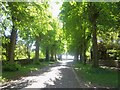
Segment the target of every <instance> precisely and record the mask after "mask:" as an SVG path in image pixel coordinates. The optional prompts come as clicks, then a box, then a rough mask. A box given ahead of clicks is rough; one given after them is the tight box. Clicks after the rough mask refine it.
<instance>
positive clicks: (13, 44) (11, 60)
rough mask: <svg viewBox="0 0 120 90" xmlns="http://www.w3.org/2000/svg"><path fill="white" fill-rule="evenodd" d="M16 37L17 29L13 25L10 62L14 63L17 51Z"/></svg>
mask: <svg viewBox="0 0 120 90" xmlns="http://www.w3.org/2000/svg"><path fill="white" fill-rule="evenodd" d="M16 37H17V30H15V27H14V25H13V27H12V32H11V37H10V48H9V56H8V57H9V61H10V62H14V50H15V44H16Z"/></svg>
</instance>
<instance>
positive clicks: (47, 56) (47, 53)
mask: <svg viewBox="0 0 120 90" xmlns="http://www.w3.org/2000/svg"><path fill="white" fill-rule="evenodd" d="M46 61H49V47H46Z"/></svg>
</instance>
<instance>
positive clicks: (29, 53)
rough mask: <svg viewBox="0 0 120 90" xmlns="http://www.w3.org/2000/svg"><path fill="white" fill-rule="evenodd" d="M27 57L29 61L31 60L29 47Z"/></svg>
mask: <svg viewBox="0 0 120 90" xmlns="http://www.w3.org/2000/svg"><path fill="white" fill-rule="evenodd" d="M27 56H28V60H30V51H29V46H27Z"/></svg>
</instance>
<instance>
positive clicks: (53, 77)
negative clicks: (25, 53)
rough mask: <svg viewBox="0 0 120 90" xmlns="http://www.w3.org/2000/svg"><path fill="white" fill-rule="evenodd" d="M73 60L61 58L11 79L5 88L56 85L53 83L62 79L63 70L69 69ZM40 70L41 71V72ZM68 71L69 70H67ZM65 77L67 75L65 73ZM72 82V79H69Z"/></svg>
mask: <svg viewBox="0 0 120 90" xmlns="http://www.w3.org/2000/svg"><path fill="white" fill-rule="evenodd" d="M71 62H73V60H62V61H59V62H58V63H57V64H54V65H52V66H50V67H48V68H43V70H39V71H38V72H37V73H35V72H33V74H31V75H30V76H27V77H22V78H21V79H20V80H14V81H11V82H10V84H11V85H9V86H8V87H7V86H6V87H7V88H19V89H23V90H24V89H25V88H46V87H47V86H56V85H55V83H56V82H57V81H60V83H59V84H62V83H63V82H61V79H64V78H63V76H65V75H64V72H65V71H66V70H68V69H70V66H71ZM41 72H42V73H41ZM67 72H69V71H67ZM65 77H68V76H67V75H66V76H65ZM70 82H72V80H71V81H70Z"/></svg>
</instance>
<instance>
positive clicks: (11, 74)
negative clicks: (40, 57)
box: [0, 61, 55, 82]
mask: <svg viewBox="0 0 120 90" xmlns="http://www.w3.org/2000/svg"><path fill="white" fill-rule="evenodd" d="M53 63H55V62H51V61H49V62H41V64H40V65H37V64H28V65H24V66H22V67H21V68H20V70H19V71H3V72H2V77H0V82H5V81H9V80H12V79H18V78H20V77H22V76H26V75H28V73H29V72H32V71H37V70H39V69H40V68H42V67H45V66H48V65H49V64H53Z"/></svg>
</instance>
